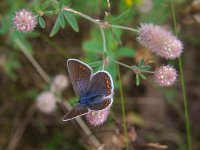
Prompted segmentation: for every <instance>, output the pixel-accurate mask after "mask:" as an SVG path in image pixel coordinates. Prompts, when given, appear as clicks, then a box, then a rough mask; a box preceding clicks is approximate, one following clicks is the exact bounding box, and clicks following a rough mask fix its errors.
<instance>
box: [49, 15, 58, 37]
mask: <svg viewBox="0 0 200 150" xmlns="http://www.w3.org/2000/svg"><path fill="white" fill-rule="evenodd" d="M59 29H60V24H59V19H58V18H57V19H56V22H55V24H54V26H53V28H52V30H51V33H50V35H49V36H50V37H53V36H54V35H55V34H56V33H57V32H58V30H59Z"/></svg>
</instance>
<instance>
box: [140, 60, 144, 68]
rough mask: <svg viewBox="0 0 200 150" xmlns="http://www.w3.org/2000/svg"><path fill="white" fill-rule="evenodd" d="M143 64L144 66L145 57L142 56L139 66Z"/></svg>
mask: <svg viewBox="0 0 200 150" xmlns="http://www.w3.org/2000/svg"><path fill="white" fill-rule="evenodd" d="M142 66H144V58H142V59H141V60H140V63H139V67H142Z"/></svg>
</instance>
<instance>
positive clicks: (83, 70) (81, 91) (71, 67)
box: [67, 59, 92, 97]
mask: <svg viewBox="0 0 200 150" xmlns="http://www.w3.org/2000/svg"><path fill="white" fill-rule="evenodd" d="M67 67H68V72H69V77H70V79H71V82H72V85H73V88H74V91H75V93H76V95H77V96H79V97H80V96H84V95H85V94H86V92H87V89H88V85H89V81H90V78H91V74H92V69H91V67H90V66H88V65H87V64H85V63H83V62H81V61H79V60H77V59H68V61H67Z"/></svg>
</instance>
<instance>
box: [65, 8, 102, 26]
mask: <svg viewBox="0 0 200 150" xmlns="http://www.w3.org/2000/svg"><path fill="white" fill-rule="evenodd" d="M63 10H66V11H68V12H72V13H74V14H76V15H78V16H80V17H83V18H85V19H86V20H89V21H91V22H93V23H95V24H97V25H99V21H98V20H96V19H93V18H91V17H90V16H88V15H85V14H83V13H81V12H78V11H76V10H74V9H71V8H68V7H63Z"/></svg>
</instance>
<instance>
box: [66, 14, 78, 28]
mask: <svg viewBox="0 0 200 150" xmlns="http://www.w3.org/2000/svg"><path fill="white" fill-rule="evenodd" d="M63 16H64V17H65V19H66V21H67V22H68V23H69V24H70V26H71V27H72V29H73V30H74V31H75V32H79V27H78V23H77V21H76V19H75V17H74V15H73V14H71V13H70V12H67V11H63Z"/></svg>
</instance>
